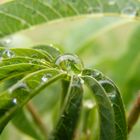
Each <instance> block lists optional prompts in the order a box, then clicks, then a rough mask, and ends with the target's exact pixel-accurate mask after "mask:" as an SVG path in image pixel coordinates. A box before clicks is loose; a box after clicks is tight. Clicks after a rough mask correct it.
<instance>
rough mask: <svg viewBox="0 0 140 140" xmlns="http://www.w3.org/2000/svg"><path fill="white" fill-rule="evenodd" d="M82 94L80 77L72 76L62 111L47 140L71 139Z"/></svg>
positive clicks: (78, 113)
mask: <svg viewBox="0 0 140 140" xmlns="http://www.w3.org/2000/svg"><path fill="white" fill-rule="evenodd" d="M82 96H83V89H82V85H81V79H80V78H78V77H76V76H73V77H72V78H71V83H70V85H69V89H68V93H67V96H66V100H65V102H64V104H63V112H62V114H61V116H60V119H59V121H58V123H57V125H56V128H55V130H54V132H53V134H52V136H51V137H50V139H49V140H62V139H65V140H71V139H73V137H74V132H75V128H76V125H77V122H78V118H79V115H80V111H81V103H82Z"/></svg>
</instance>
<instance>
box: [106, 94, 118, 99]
mask: <svg viewBox="0 0 140 140" xmlns="http://www.w3.org/2000/svg"><path fill="white" fill-rule="evenodd" d="M108 96H109V98H111V99H115V98H116V94H115V93H113V92H112V93H109V94H108Z"/></svg>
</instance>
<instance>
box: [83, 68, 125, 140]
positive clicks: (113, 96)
mask: <svg viewBox="0 0 140 140" xmlns="http://www.w3.org/2000/svg"><path fill="white" fill-rule="evenodd" d="M83 74H84V75H88V76H90V77H93V78H95V79H96V80H97V81H98V84H99V85H100V86H101V87H102V88H103V89H104V90H105V92H106V96H108V97H109V99H110V101H111V106H112V107H113V110H114V123H115V140H120V139H121V140H126V139H127V123H126V117H125V110H124V106H123V103H122V99H121V96H120V93H119V91H118V89H117V87H116V86H115V84H114V83H113V82H112V81H111V80H110V79H109V78H107V77H106V76H104V75H103V74H102V73H101V72H99V71H97V70H90V69H85V70H84V71H83ZM89 79H90V78H89ZM93 81H94V80H93ZM88 82H89V81H88ZM88 84H89V83H88ZM91 87H93V85H92V86H91ZM93 90H95V89H93ZM94 92H95V93H96V92H97V91H96V90H95V91H94ZM98 96H100V95H98ZM104 115H105V113H104ZM105 117H106V119H108V118H110V117H107V116H105ZM105 130H106V129H105ZM112 139H113V138H112Z"/></svg>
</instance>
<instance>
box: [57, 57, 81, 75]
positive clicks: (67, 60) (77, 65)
mask: <svg viewBox="0 0 140 140" xmlns="http://www.w3.org/2000/svg"><path fill="white" fill-rule="evenodd" d="M55 64H56V65H57V66H59V67H60V68H61V69H62V70H64V71H67V72H68V73H71V74H74V73H80V72H81V71H82V69H83V64H82V62H81V60H80V59H79V58H78V56H76V55H72V54H64V55H61V56H59V57H58V58H57V59H56V61H55Z"/></svg>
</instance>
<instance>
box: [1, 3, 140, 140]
mask: <svg viewBox="0 0 140 140" xmlns="http://www.w3.org/2000/svg"><path fill="white" fill-rule="evenodd" d="M56 1H57V0H56ZM78 1H79V0H77V3H78ZM91 1H92V0H88V2H87V5H89V6H87V8H86V9H85V11H83V13H84V15H82V16H80V14H81V13H82V12H81V11H82V10H81V9H79V11H80V10H81V11H80V12H81V13H80V12H79V13H80V14H79V15H78V16H75V17H73V18H67V19H64V18H62V20H57V21H53V22H50V23H45V22H46V20H43V19H42V20H39V18H40V17H41V14H40V13H39V12H40V11H39V12H36V11H34V8H35V7H33V5H32V4H34V3H32V4H29V5H30V6H32V7H30V8H28V6H26V5H25V4H23V5H24V6H25V7H26V8H27V9H30V10H25V9H26V8H25V7H24V12H23V13H19V15H18V16H19V18H21V17H20V16H22V14H27V16H26V17H25V19H27V20H29V21H30V22H31V25H34V27H33V28H31V29H29V30H25V31H20V32H18V33H16V34H14V35H13V34H11V33H12V32H13V31H14V32H16V31H18V30H19V29H23V24H24V25H25V21H23V20H21V19H20V20H19V19H17V21H16V22H18V20H19V21H20V22H21V23H22V24H20V23H18V25H20V26H19V28H18V26H16V24H15V23H12V24H11V20H12V19H10V18H9V19H8V20H7V19H6V18H5V17H7V16H9V15H10V17H11V14H12V12H13V13H14V12H16V13H18V12H17V11H18V10H19V11H20V6H19V7H18V6H17V4H15V5H14V2H20V3H24V2H25V3H26V2H27V0H24V1H19V0H16V1H15V0H14V1H13V5H14V6H13V7H14V8H8V9H4V8H1V7H5V6H0V25H1V26H0V29H1V31H0V34H1V41H0V43H1V45H2V46H4V47H29V46H33V45H37V44H50V43H54V44H56V45H57V46H58V48H60V49H61V50H62V51H64V52H74V53H76V54H78V55H79V56H80V58H81V59H82V60H83V62H84V64H85V67H90V68H97V69H100V70H101V71H103V72H104V73H105V74H106V75H108V76H109V77H111V78H112V79H113V80H114V81H115V82H116V83H117V85H118V87H119V89H120V91H121V93H122V96H123V100H124V103H125V108H126V111H127V112H128V111H129V109H130V107H131V104H132V102H133V101H134V98H135V97H136V96H137V92H138V90H139V89H140V88H139V87H140V76H139V72H140V51H139V50H140V40H139V38H140V37H139V36H140V22H139V13H140V12H139V5H140V2H139V0H118V1H115V0H105V1H96V2H95V3H94V2H93V3H92V2H91ZM41 2H46V1H41ZM65 2H66V3H65ZM70 2H71V1H70ZM90 2H91V3H90ZM27 3H28V2H27ZM64 3H65V4H64V7H63V6H62V5H60V6H59V7H61V6H62V9H61V8H60V9H58V11H59V10H60V11H61V10H64V11H65V10H66V11H67V10H68V9H67V8H66V7H65V5H67V1H64ZM113 3H114V4H113ZM94 4H95V6H94ZM6 5H10V4H8V3H6ZM20 5H22V4H20ZM68 5H69V4H68ZM77 5H78V4H77ZM91 5H92V6H91ZM56 6H58V5H57V4H56ZM70 6H71V4H70ZM70 6H69V7H70ZM9 7H10V6H9ZM15 7H17V8H15ZM79 7H80V6H79ZM37 8H40V7H39V6H38V7H37ZM65 8H66V9H65ZM70 8H73V7H70ZM75 9H76V8H75V7H74V10H75ZM3 10H5V11H3ZM74 10H73V9H72V10H70V11H71V12H70V13H69V12H67V14H66V15H62V16H64V17H68V16H69V15H70V16H73V15H77V14H76V13H73V11H74ZM44 11H45V10H44ZM44 11H43V12H44ZM68 11H69V10H68ZM30 12H31V13H32V16H33V17H32V18H30ZM5 13H6V14H5ZM96 13H98V14H96ZM104 13H111V14H104ZM112 13H113V14H112ZM116 13H117V14H116ZM16 16H17V15H16ZM28 16H29V17H28ZM38 16H39V17H38ZM135 16H138V17H137V18H135ZM13 17H14V18H15V16H13ZM13 17H12V18H13ZM16 18H17V17H16ZM36 19H37V20H36ZM53 19H59V17H58V18H53ZM53 19H51V20H53ZM40 23H44V24H41V25H37V26H35V25H36V24H40ZM24 27H26V28H28V27H29V26H24ZM7 34H11V35H10V36H6V35H7ZM4 36H5V38H3V37H4ZM59 87H60V85H59V86H57V84H56V85H54V86H53V87H50V88H49V89H47V91H48V92H50V94H45V92H46V91H44V93H42V94H40V95H38V96H36V97H35V98H34V99H33V103H34V104H35V107H36V108H37V110H38V111H39V113H40V114H41V117H42V119H43V120H44V122H45V124H46V125H47V126H48V127H50V128H52V126H51V123H50V124H49V123H48V122H52V123H54V124H55V123H56V122H55V120H56V117H55V116H57V113H58V112H57V110H58V108H57V105H58V104H59V102H57V99H58V98H60V97H59V94H54V91H59ZM1 90H2V89H1ZM89 96H90V95H87V97H85V100H87V101H89ZM86 109H87V108H86V101H85V110H86ZM25 110H26V109H25ZM52 110H53V111H52ZM87 110H88V111H89V112H90V113H89V116H90V115H91V114H95V115H94V116H95V117H94V118H93V120H91V118H90V117H89V120H88V121H89V125H88V126H86V127H87V128H89V127H90V128H92V129H93V130H94V131H98V126H97V124H96V122H97V117H98V116H96V114H97V113H96V107H95V106H93V109H87ZM48 113H49V114H51V115H50V116H48V115H47V114H48ZM25 114H26V119H28V120H27V123H29V126H30V124H31V128H30V127H29V128H28V129H30V131H31V129H32V126H35V124H34V122H33V120H32V118H31V116H30V114H29V113H28V112H27V111H25ZM91 116H92V115H91ZM21 117H22V116H21ZM82 117H83V118H84V113H83V116H82ZM83 118H81V119H83ZM15 120H16V118H15ZM15 120H13V122H14V121H15ZM90 122H92V124H93V125H92V126H90V125H91V124H90ZM83 123H84V122H83ZM139 123H140V122H138V124H137V125H136V126H135V127H134V129H133V130H132V132H131V134H130V135H129V139H130V140H137V139H139V138H140V135H139V130H140V125H139ZM83 125H85V124H83ZM15 126H16V125H15ZM15 126H13V124H9V125H8V126H7V128H5V130H4V132H3V133H2V136H1V137H0V140H9V138H10V139H14V140H16V139H17V140H18V139H23V140H24V139H32V138H31V137H29V136H27V135H25V134H23V133H21V132H20V131H19V130H18V129H16V128H15ZM34 131H37V130H33V132H34ZM31 132H32V131H31ZM38 135H39V134H38ZM85 135H86V134H85ZM83 137H84V136H83Z"/></svg>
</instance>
